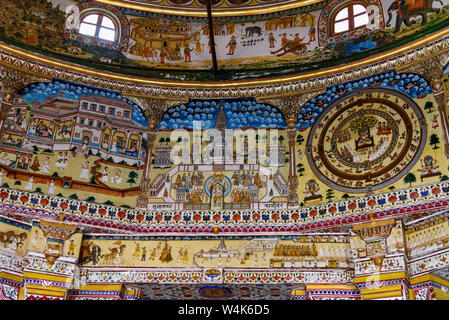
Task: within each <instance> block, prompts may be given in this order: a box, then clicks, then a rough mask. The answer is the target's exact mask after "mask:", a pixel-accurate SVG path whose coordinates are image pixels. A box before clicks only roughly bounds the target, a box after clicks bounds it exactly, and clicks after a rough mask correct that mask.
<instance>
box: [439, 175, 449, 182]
mask: <svg viewBox="0 0 449 320" xmlns="http://www.w3.org/2000/svg"><path fill="white" fill-rule="evenodd" d="M447 180H449V177H448V176H447V175H444V176H442V177H441V180H440V181H447Z"/></svg>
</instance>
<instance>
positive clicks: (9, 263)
mask: <svg viewBox="0 0 449 320" xmlns="http://www.w3.org/2000/svg"><path fill="white" fill-rule="evenodd" d="M25 264H26V262H25V259H24V258H21V257H12V256H10V255H7V254H4V253H1V252H0V271H5V272H12V273H13V274H22V271H23V267H24V266H25Z"/></svg>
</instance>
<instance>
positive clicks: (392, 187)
mask: <svg viewBox="0 0 449 320" xmlns="http://www.w3.org/2000/svg"><path fill="white" fill-rule="evenodd" d="M394 189H396V187H395V186H390V187H388V190H391V191H393V190H394Z"/></svg>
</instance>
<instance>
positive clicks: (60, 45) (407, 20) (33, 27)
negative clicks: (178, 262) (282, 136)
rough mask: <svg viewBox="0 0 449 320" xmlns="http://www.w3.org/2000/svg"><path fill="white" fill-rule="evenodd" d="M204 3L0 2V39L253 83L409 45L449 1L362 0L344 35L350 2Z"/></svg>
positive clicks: (50, 52) (447, 9)
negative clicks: (339, 30)
mask: <svg viewBox="0 0 449 320" xmlns="http://www.w3.org/2000/svg"><path fill="white" fill-rule="evenodd" d="M206 4H207V2H206V1H205V0H160V1H150V0H140V1H125V0H115V1H114V0H101V1H85V0H77V1H69V0H42V1H33V0H24V1H19V2H18V1H14V0H4V1H2V2H1V3H0V9H1V11H0V40H1V41H2V42H4V43H5V44H6V45H9V46H13V47H16V48H18V49H19V50H25V52H36V53H39V54H42V55H44V56H45V57H48V58H50V59H56V60H57V61H64V62H65V63H69V64H77V65H81V66H86V67H90V68H95V69H100V70H104V71H110V72H114V73H119V74H126V75H129V76H139V77H145V78H150V79H164V80H175V81H177V80H184V81H216V80H248V79H252V80H253V79H257V78H266V77H274V78H276V77H279V76H284V77H287V76H291V75H293V74H298V73H303V72H308V71H309V72H316V70H318V69H325V68H329V67H336V66H340V65H342V64H344V63H349V62H354V61H359V60H363V59H368V58H369V57H372V56H373V55H377V54H381V53H385V52H390V51H391V50H393V49H395V48H397V47H401V48H404V47H408V46H411V44H412V43H413V42H414V41H417V39H421V38H422V37H423V36H425V35H428V34H431V33H434V32H437V31H440V30H443V29H444V28H446V27H447V25H448V24H449V19H448V17H449V0H441V1H440V0H435V1H424V0H422V1H409V0H400V1H399V0H363V1H361V2H360V4H362V6H361V7H363V8H365V9H364V10H365V12H366V14H364V15H363V14H362V16H363V17H361V16H360V13H354V12H352V9H351V10H350V12H351V14H350V17H353V18H354V19H357V17H356V16H357V15H358V14H359V17H358V19H362V20H363V19H365V20H366V21H362V22H361V25H360V26H359V27H356V26H353V27H354V28H351V29H349V30H347V31H342V32H336V30H334V28H336V27H338V26H337V25H336V24H335V23H336V22H338V19H339V18H338V16H337V14H338V13H341V12H342V11H345V10H348V8H350V7H351V5H350V2H347V1H337V0H326V1H317V0H310V1H272V0H267V1H263V0H246V1H245V0H221V1H212V2H211V4H212V10H211V12H212V13H211V19H209V18H208V12H207V10H206V7H205V5H206ZM348 5H349V6H348ZM351 8H352V7H351ZM344 14H345V13H344V12H343V15H344ZM89 16H90V18H89ZM103 17H104V18H103ZM346 17H347V13H346ZM85 19H87V20H85ZM89 19H90V20H89ZM343 20H345V19H343ZM89 21H90V22H89ZM108 21H109V22H108ZM354 21H355V20H354ZM102 23H104V25H102ZM106 23H109V27H108V25H107V24H106ZM210 23H211V24H212V30H213V32H209V29H210V28H211V27H210ZM340 23H343V24H344V23H346V22H345V21H343V22H341V21H340ZM359 23H360V21H359ZM356 24H357V22H356ZM83 28H84V29H83ZM86 28H87V29H86ZM89 28H90V29H89ZM89 30H90V31H89ZM342 30H345V29H342ZM107 34H109V36H107ZM108 37H109V38H108ZM211 43H214V44H215V45H214V46H212V45H211ZM20 52H22V51H20Z"/></svg>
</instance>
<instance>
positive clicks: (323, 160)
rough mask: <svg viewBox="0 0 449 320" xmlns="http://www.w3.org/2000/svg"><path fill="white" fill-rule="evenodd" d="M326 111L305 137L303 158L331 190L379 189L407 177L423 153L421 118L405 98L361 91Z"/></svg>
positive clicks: (361, 190) (385, 91)
mask: <svg viewBox="0 0 449 320" xmlns="http://www.w3.org/2000/svg"><path fill="white" fill-rule="evenodd" d="M326 111H327V112H323V113H322V114H321V116H320V118H319V119H318V120H317V124H316V125H315V126H314V128H313V129H312V131H311V133H310V135H309V140H308V143H307V147H308V148H311V152H310V153H309V154H308V160H309V164H310V165H311V167H312V169H313V170H314V172H315V173H316V174H317V176H318V177H320V178H321V179H322V180H324V181H326V182H327V184H328V185H331V186H332V187H334V188H335V189H339V190H342V191H349V192H363V191H369V190H376V189H379V188H382V187H384V186H386V185H388V184H391V183H392V182H394V181H396V180H398V179H399V178H400V177H401V176H403V175H404V174H405V173H407V172H408V169H410V168H411V167H412V166H413V165H414V163H416V161H417V160H418V157H419V155H420V153H421V152H422V150H423V147H424V144H425V141H426V130H427V129H426V124H425V122H424V121H422V119H423V114H422V112H421V110H420V109H419V107H418V106H417V105H416V104H415V102H413V100H411V99H409V98H408V97H406V96H405V95H402V94H400V93H397V92H394V91H390V90H385V89H364V90H360V91H356V92H354V93H352V94H348V95H345V96H344V98H343V99H341V100H337V101H336V102H334V104H333V105H331V106H329V107H328V108H327V110H326ZM420 120H421V121H420ZM428 161H432V159H431V158H429V159H428ZM401 173H402V174H401Z"/></svg>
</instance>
